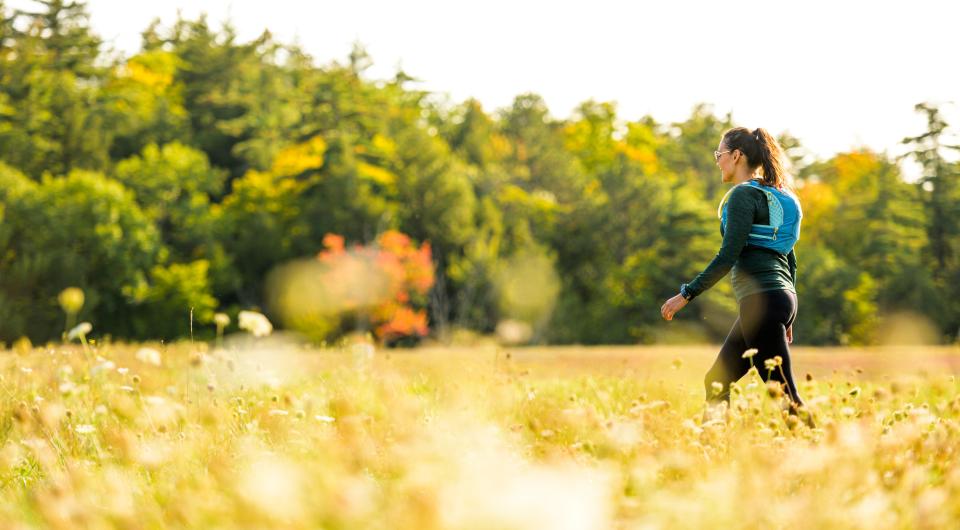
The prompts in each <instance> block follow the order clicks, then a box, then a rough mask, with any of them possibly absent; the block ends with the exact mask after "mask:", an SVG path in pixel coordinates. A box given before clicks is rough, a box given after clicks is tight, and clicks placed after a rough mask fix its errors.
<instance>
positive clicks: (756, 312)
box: [741, 291, 803, 407]
mask: <svg viewBox="0 0 960 530" xmlns="http://www.w3.org/2000/svg"><path fill="white" fill-rule="evenodd" d="M796 316H797V297H796V295H795V294H794V293H792V292H790V291H765V292H762V293H757V294H756V295H751V296H748V297H746V298H744V299H743V301H741V320H742V321H743V322H744V324H743V336H744V339H745V341H746V344H747V347H749V348H756V349H757V355H756V356H755V357H754V361H755V362H756V363H757V369H758V370H759V371H760V376H761V377H762V378H763V380H764V381H767V380H768V379H772V380H774V381H778V382H780V383H781V384H783V386H784V392H785V393H786V394H787V396H788V397H789V398H790V400H791V401H792V402H793V405H794V406H795V407H799V406H802V405H803V400H801V399H800V393H799V392H798V390H797V384H796V382H795V381H794V378H793V367H792V365H791V361H790V346H789V344H787V328H788V327H789V326H790V325H792V324H793V321H794V319H795V318H796ZM776 356H780V359H781V365H780V366H779V367H777V368H774V369H773V371H770V372H768V371H767V370H766V368H764V362H765V361H766V360H767V359H773V358H774V357H776Z"/></svg>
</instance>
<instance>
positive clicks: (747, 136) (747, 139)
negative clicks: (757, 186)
mask: <svg viewBox="0 0 960 530" xmlns="http://www.w3.org/2000/svg"><path fill="white" fill-rule="evenodd" d="M723 145H725V146H726V147H727V149H729V150H731V151H732V150H734V149H737V150H739V151H740V152H741V153H743V155H744V156H746V157H747V165H748V166H749V167H750V168H751V169H756V168H758V167H759V168H761V169H762V171H763V184H764V185H766V186H773V187H775V188H778V189H779V188H783V187H784V186H785V185H786V184H787V182H786V172H785V171H784V170H783V164H782V162H781V160H782V156H783V151H782V150H781V149H780V144H778V143H777V139H776V138H774V137H773V136H771V135H770V133H768V132H767V131H766V129H754V130H753V131H750V130H749V129H747V128H745V127H737V128H735V129H730V130H729V131H727V132H725V133H723Z"/></svg>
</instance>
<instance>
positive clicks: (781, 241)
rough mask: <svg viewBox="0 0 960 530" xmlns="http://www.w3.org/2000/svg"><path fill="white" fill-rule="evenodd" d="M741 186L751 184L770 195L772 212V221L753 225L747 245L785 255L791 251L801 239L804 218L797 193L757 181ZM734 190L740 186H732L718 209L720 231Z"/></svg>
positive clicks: (769, 201) (725, 223) (769, 207)
mask: <svg viewBox="0 0 960 530" xmlns="http://www.w3.org/2000/svg"><path fill="white" fill-rule="evenodd" d="M740 186H751V187H753V188H756V189H758V190H760V191H762V192H763V194H764V195H766V196H767V209H768V210H769V211H770V224H769V225H753V226H752V227H751V228H750V235H749V236H747V244H748V245H753V246H755V247H763V248H768V249H771V250H775V251H777V252H779V253H780V254H783V255H787V254H789V253H790V251H791V250H793V246H794V245H795V244H797V240H798V239H800V220H801V219H802V218H803V211H802V210H801V209H800V201H799V200H798V199H797V197H796V195H794V194H793V193H791V192H789V191H785V190H778V189H776V188H773V187H770V186H764V185H763V184H760V183H759V182H758V181H756V180H748V181H747V182H744V183H743V184H740ZM735 189H737V186H734V187H732V188H730V191H728V192H727V194H726V195H724V196H723V200H721V201H720V207H719V208H718V209H717V217H719V218H720V230H721V231H723V230H726V227H727V199H728V198H729V197H730V194H731V193H733V190H735Z"/></svg>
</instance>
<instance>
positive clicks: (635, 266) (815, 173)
mask: <svg viewBox="0 0 960 530" xmlns="http://www.w3.org/2000/svg"><path fill="white" fill-rule="evenodd" d="M35 8H36V9H34V10H33V11H17V10H11V9H8V8H7V7H6V6H5V5H4V4H3V2H2V0H0V340H2V341H7V342H10V341H13V340H16V339H17V338H19V337H21V336H26V337H29V338H30V339H31V340H33V341H44V340H48V339H51V338H56V337H59V336H60V333H61V332H62V330H63V327H64V315H63V312H62V311H61V310H60V307H59V305H58V302H57V297H58V294H59V293H60V292H62V291H63V289H65V288H67V287H79V288H81V289H82V290H83V292H84V293H85V294H86V297H85V303H84V304H83V308H82V309H81V313H80V315H79V316H78V317H79V318H80V319H81V320H85V321H89V322H92V323H93V324H94V326H95V329H96V330H98V331H99V332H101V333H108V334H110V335H112V336H114V337H122V338H129V339H157V338H163V339H168V340H170V339H175V338H178V337H184V336H187V334H188V333H189V322H188V319H187V314H188V312H189V311H190V310H191V308H192V313H193V316H192V318H193V319H194V320H195V321H196V322H197V323H199V324H205V323H212V322H213V315H214V313H215V312H217V311H222V312H226V313H233V314H235V313H237V312H238V311H240V310H242V309H247V308H260V309H262V310H264V311H265V312H266V313H267V314H268V315H270V314H271V311H272V310H271V307H270V306H269V304H268V301H269V296H268V293H266V292H265V291H266V288H267V281H268V277H269V276H270V273H271V271H274V270H276V269H277V268H278V267H281V266H283V265H284V264H286V263H288V262H290V261H291V260H296V259H300V258H304V257H310V256H316V255H317V254H318V253H319V252H321V251H323V249H324V244H323V242H324V238H325V237H328V236H330V235H331V234H335V235H336V237H342V238H343V239H344V240H345V241H346V242H348V244H354V245H370V244H374V243H375V242H376V241H377V238H378V236H380V235H381V234H383V233H385V232H387V231H396V232H399V233H401V234H404V235H405V236H408V237H409V238H411V239H412V240H413V241H415V242H420V243H429V246H430V249H431V254H430V256H431V260H432V266H433V269H434V270H433V279H434V281H433V284H432V286H431V288H430V291H429V293H427V294H426V295H425V296H423V297H421V299H420V302H419V303H420V304H421V305H422V306H423V307H422V309H425V310H426V314H428V315H429V325H430V329H431V333H433V334H435V335H437V336H441V337H446V336H449V334H450V333H452V332H453V331H454V330H472V331H474V332H478V333H489V332H492V331H494V330H495V329H496V328H497V325H498V323H502V322H504V321H506V320H510V321H520V322H525V323H526V324H528V325H529V327H530V329H531V331H532V333H531V334H530V335H529V337H528V338H527V340H531V341H535V342H546V343H633V342H645V343H651V342H657V341H664V340H673V339H672V338H671V337H670V336H668V335H666V333H667V332H670V331H671V330H674V331H675V330H681V333H682V334H683V335H685V336H687V337H699V338H702V339H704V340H717V339H720V338H722V337H723V336H724V335H725V334H726V331H727V330H728V328H729V326H730V323H731V322H732V321H733V319H734V318H735V315H736V306H735V301H734V300H733V296H732V290H731V289H730V286H729V284H728V282H726V281H723V282H721V283H719V284H718V285H717V286H716V287H715V288H713V289H711V290H710V291H708V292H707V293H705V294H704V295H703V296H701V297H700V298H699V299H698V301H697V303H696V304H693V305H691V306H690V307H689V308H688V309H687V310H685V311H684V314H682V315H679V316H678V319H677V321H675V322H673V323H672V324H671V326H672V327H670V328H667V327H665V326H664V325H663V323H662V322H661V320H660V316H659V307H660V304H661V303H662V302H663V300H665V299H666V298H668V297H669V296H672V295H673V294H675V293H676V291H677V288H678V286H679V285H680V283H681V282H683V281H688V280H689V279H691V278H692V277H693V276H694V275H695V274H696V273H697V272H699V271H700V270H701V269H702V268H703V267H704V266H705V265H706V264H707V263H708V262H709V260H710V259H711V258H712V257H713V255H714V254H715V252H716V250H717V249H718V248H719V243H720V235H719V228H718V221H717V219H716V217H715V212H716V207H717V203H718V201H719V199H720V197H721V196H722V194H723V193H724V192H725V185H722V184H721V183H720V182H719V170H718V169H717V168H716V166H715V164H714V160H713V158H712V151H713V150H714V149H715V148H716V145H717V143H718V141H719V139H720V137H721V135H722V133H723V132H724V131H725V130H726V129H728V128H730V127H733V126H734V125H735V122H734V119H733V116H731V115H729V114H728V115H725V116H717V115H715V114H714V112H713V111H712V108H711V107H710V106H708V105H705V104H699V105H696V106H694V108H693V110H692V112H691V114H690V116H689V117H688V118H687V119H686V120H685V121H682V122H677V123H660V122H658V121H656V120H655V119H654V118H652V117H650V116H647V117H643V118H641V119H639V120H636V121H627V120H623V119H621V118H619V117H618V116H617V113H616V105H615V104H614V103H611V102H597V101H586V102H584V103H582V104H581V105H580V106H579V107H578V108H577V109H576V111H575V112H574V113H573V115H572V116H570V117H568V118H557V117H554V116H553V115H551V113H550V112H549V109H548V108H547V106H546V104H545V103H544V100H543V99H542V98H541V97H539V96H538V95H536V94H521V95H518V96H517V97H516V98H515V99H514V101H513V102H512V104H511V105H509V106H507V107H505V108H502V109H496V110H489V109H484V108H483V106H482V105H481V104H480V103H479V102H478V101H476V100H467V101H464V102H451V101H448V100H445V99H444V98H442V97H438V96H437V95H435V94H430V93H428V92H425V91H423V90H419V89H417V88H416V83H415V81H416V80H415V79H414V78H413V77H411V76H410V75H408V74H407V73H406V72H404V71H397V72H396V74H395V75H394V76H393V77H392V78H389V79H372V78H370V77H369V76H367V75H366V74H365V72H366V71H367V69H368V68H369V67H370V64H371V59H370V57H369V56H368V55H367V54H366V53H365V51H364V50H363V48H362V47H360V46H356V47H355V48H354V49H353V51H352V52H351V53H350V54H349V56H348V57H347V58H345V59H344V60H343V61H336V62H332V63H330V64H326V65H318V64H316V61H314V59H313V58H312V57H311V56H310V55H309V54H308V53H306V52H305V51H304V50H302V49H301V48H299V47H298V46H296V45H291V44H285V43H280V42H277V41H276V40H275V39H274V38H273V37H272V36H271V35H270V33H269V32H264V33H263V34H262V35H261V36H260V37H259V38H257V39H255V40H253V41H250V42H241V41H240V40H239V39H238V37H237V34H236V32H235V30H234V28H233V27H231V26H230V25H229V24H227V25H224V26H223V27H220V28H213V27H211V26H210V24H208V22H207V20H206V18H205V17H202V16H201V17H199V18H197V19H193V20H190V19H183V18H180V19H178V20H177V21H176V22H174V23H173V24H172V25H171V26H169V27H164V26H162V25H161V24H160V22H159V21H155V22H154V23H152V24H151V25H150V26H149V27H147V28H146V29H145V30H144V31H143V32H142V46H141V49H140V51H139V52H138V53H136V54H135V55H133V56H131V57H124V56H121V55H119V54H116V53H113V52H110V51H105V50H104V47H103V43H102V41H101V40H100V38H99V37H98V36H97V35H96V34H95V33H94V32H93V31H92V30H91V28H90V25H89V16H88V13H87V11H86V7H85V5H84V3H83V2H80V1H65V0H38V1H37V2H35ZM916 110H917V111H918V112H920V113H922V114H923V115H924V116H925V117H926V118H927V121H928V127H927V131H926V132H924V133H923V134H922V135H920V136H917V137H911V138H905V139H904V142H905V143H906V144H908V145H909V146H910V150H911V154H910V156H912V157H914V159H915V160H916V161H918V162H919V163H920V165H921V166H922V168H923V175H922V178H921V179H920V180H919V181H917V182H908V181H906V180H905V179H904V177H903V175H902V174H901V172H900V169H899V166H898V160H896V159H895V158H893V157H891V156H890V155H888V154H887V153H877V152H873V151H870V150H866V149H860V150H855V151H851V152H847V153H841V154H838V155H836V156H833V157H832V158H829V159H826V160H815V159H813V157H811V155H810V154H809V153H808V152H807V151H806V150H805V149H804V147H803V146H802V145H801V143H800V142H799V141H798V140H797V139H796V138H794V137H791V136H789V135H786V134H783V135H781V136H780V138H779V139H780V142H781V144H782V145H783V146H784V148H785V152H786V154H787V156H788V158H789V160H788V162H789V164H790V167H791V172H792V175H793V177H794V182H793V186H794V189H795V190H796V192H797V193H798V195H799V196H800V198H801V201H802V204H803V206H804V213H805V217H804V224H803V232H802V234H801V239H800V242H799V244H798V246H797V256H798V262H799V271H798V284H799V285H798V288H799V296H800V314H799V317H798V320H797V323H796V325H795V334H796V337H797V340H798V341H799V342H803V343H810V344H864V343H870V342H874V341H876V340H878V339H877V337H878V331H879V330H880V328H881V327H882V325H883V322H884V318H886V317H887V316H888V315H893V314H899V313H909V314H912V315H917V316H920V317H923V318H925V319H927V320H928V321H929V322H932V325H933V326H934V328H935V330H936V333H937V338H938V339H939V340H942V341H954V340H956V339H957V334H958V330H960V206H958V205H960V186H958V179H960V165H958V163H957V162H951V161H950V160H951V157H950V156H949V153H948V152H949V151H950V150H952V149H956V147H955V146H951V145H949V142H948V137H947V134H946V133H947V130H948V124H947V123H945V121H944V119H943V117H942V114H941V112H940V110H939V109H938V107H937V106H935V105H931V104H926V103H921V104H918V105H917V108H916ZM737 125H739V124H737ZM756 125H757V124H751V125H750V127H755V126H756ZM759 125H760V126H764V125H765V124H759ZM516 288H520V289H521V291H520V292H521V295H517V292H516V291H515V289H516ZM523 288H526V289H527V291H522V289H523ZM512 289H513V290H512ZM354 320H355V321H360V322H362V321H363V319H359V320H357V319H354ZM354 320H352V321H354ZM209 328H210V329H212V324H211V326H209ZM343 331H344V330H343V329H338V330H332V331H331V333H337V332H343Z"/></svg>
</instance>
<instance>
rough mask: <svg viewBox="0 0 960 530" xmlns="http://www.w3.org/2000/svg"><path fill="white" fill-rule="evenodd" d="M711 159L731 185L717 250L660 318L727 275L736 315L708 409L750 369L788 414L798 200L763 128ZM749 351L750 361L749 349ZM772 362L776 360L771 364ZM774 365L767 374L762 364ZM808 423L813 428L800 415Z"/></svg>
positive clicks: (741, 134)
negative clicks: (782, 398) (775, 392)
mask: <svg viewBox="0 0 960 530" xmlns="http://www.w3.org/2000/svg"><path fill="white" fill-rule="evenodd" d="M713 155H714V159H715V160H716V162H717V165H718V166H719V167H720V175H721V179H722V181H723V182H730V183H733V184H734V186H733V188H731V190H730V191H729V192H728V193H727V195H726V196H725V197H724V199H723V201H721V204H720V209H719V211H718V214H719V217H720V233H721V234H722V235H723V244H722V246H721V247H720V251H719V253H717V255H716V257H715V258H713V261H711V262H710V264H709V265H708V266H707V268H706V269H704V271H703V272H701V273H700V274H699V275H697V277H696V278H694V279H693V281H691V282H690V283H688V284H683V285H681V286H680V293H679V294H677V295H676V296H674V297H673V298H671V299H669V300H667V301H666V302H665V303H664V304H663V307H661V308H660V313H661V314H662V315H663V318H665V319H666V320H672V319H673V315H674V314H676V312H677V311H679V310H680V309H682V308H683V307H684V306H686V305H687V303H689V302H690V300H693V299H694V298H696V297H697V296H698V295H699V294H700V293H702V292H703V291H705V290H707V289H709V288H710V287H712V286H713V285H714V284H715V283H717V281H719V280H720V278H722V277H724V276H725V275H726V274H727V272H729V271H731V269H732V273H731V280H732V282H733V291H734V294H735V295H736V297H737V302H738V305H739V309H740V316H739V318H738V319H737V321H736V322H735V323H734V324H733V328H732V329H731V330H730V333H729V334H728V335H727V339H726V340H725V341H724V343H723V346H722V347H721V348H720V354H719V355H718V356H717V360H716V361H714V363H713V367H712V368H710V371H709V372H708V373H707V376H706V378H705V379H704V385H705V387H706V393H707V401H708V403H709V404H711V405H717V404H720V403H721V402H723V401H728V402H729V399H730V383H733V382H734V381H737V380H739V379H740V378H741V377H742V376H743V375H745V374H746V373H747V371H748V370H749V369H750V366H751V364H755V365H757V368H758V370H759V372H760V375H761V376H762V377H763V379H764V380H765V381H766V380H767V379H768V378H769V379H772V380H775V381H778V382H780V383H781V384H782V387H781V388H782V389H783V392H784V394H785V395H786V396H787V397H788V398H789V400H790V412H791V413H792V414H794V413H796V412H797V410H798V409H799V407H801V406H802V405H803V401H802V400H801V399H800V395H799V394H798V392H797V385H796V383H795V382H794V380H793V373H792V368H791V366H790V364H791V363H790V347H789V344H791V343H792V342H793V322H794V319H795V318H796V316H797V294H796V293H797V291H796V281H797V274H796V271H797V260H796V255H795V254H794V251H793V245H794V244H795V243H796V241H797V239H798V238H799V237H800V221H801V218H802V213H801V210H800V202H799V201H798V200H797V198H796V196H795V195H794V194H793V193H791V192H790V191H789V190H788V189H787V188H786V185H785V176H786V175H785V174H784V171H783V167H782V165H781V162H780V160H781V156H782V153H781V150H780V146H779V145H778V144H777V141H776V140H775V139H774V138H773V137H772V136H770V134H769V133H767V131H765V130H764V129H756V130H754V131H750V130H748V129H745V128H743V127H738V128H736V129H731V130H729V131H727V132H726V133H724V135H723V138H722V139H721V141H720V145H719V147H718V148H717V151H715V152H714V154H713ZM751 348H756V349H757V352H756V354H755V355H753V356H752V358H751V356H750V355H749V354H746V355H745V352H746V351H747V350H748V349H751ZM778 357H779V360H778V359H777V358H778ZM768 359H770V360H771V363H772V364H778V363H779V365H778V366H776V368H774V369H773V370H772V371H768V370H767V369H766V367H765V362H766V361H767V360H768ZM805 419H806V420H807V423H808V424H810V423H812V420H811V418H810V417H809V415H806V418H805Z"/></svg>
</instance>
